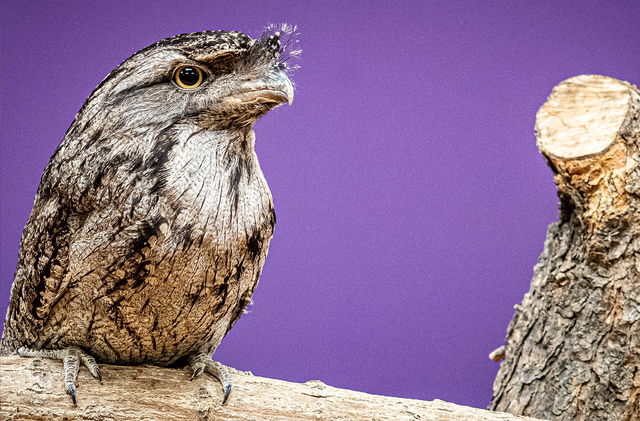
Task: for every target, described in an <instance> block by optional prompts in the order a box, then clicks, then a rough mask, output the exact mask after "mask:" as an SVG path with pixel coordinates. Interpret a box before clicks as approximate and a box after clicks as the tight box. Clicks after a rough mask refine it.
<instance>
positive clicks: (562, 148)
mask: <svg viewBox="0 0 640 421" xmlns="http://www.w3.org/2000/svg"><path fill="white" fill-rule="evenodd" d="M630 99H631V98H630V87H629V84H628V83H626V82H621V81H619V80H616V79H612V78H609V77H605V76H597V75H582V76H576V77H573V78H571V79H567V80H565V81H564V82H562V83H560V84H559V85H558V86H556V87H555V88H553V92H552V93H551V95H550V96H549V98H548V99H547V102H546V103H545V104H544V105H543V106H542V107H540V110H538V113H537V115H536V135H537V136H536V137H537V143H538V148H539V149H540V151H541V152H542V153H543V154H545V155H553V156H556V157H559V158H565V159H566V158H577V157H582V156H587V155H592V154H596V153H600V152H602V151H604V150H605V149H607V148H608V147H609V146H610V145H611V144H612V143H614V142H615V141H616V140H617V138H618V136H619V133H618V131H619V129H620V126H621V125H622V123H623V121H624V119H625V117H626V116H627V113H628V111H629V101H630Z"/></svg>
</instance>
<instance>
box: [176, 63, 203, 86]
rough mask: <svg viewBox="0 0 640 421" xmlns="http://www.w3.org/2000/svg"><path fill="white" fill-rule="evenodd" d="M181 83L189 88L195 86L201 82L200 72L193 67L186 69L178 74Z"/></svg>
mask: <svg viewBox="0 0 640 421" xmlns="http://www.w3.org/2000/svg"><path fill="white" fill-rule="evenodd" d="M178 77H179V78H180V82H182V83H183V84H185V85H187V86H193V85H195V84H196V83H198V81H199V80H200V72H198V70H197V69H195V68H193V67H185V68H184V69H182V70H180V73H179V74H178Z"/></svg>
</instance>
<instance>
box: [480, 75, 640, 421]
mask: <svg viewBox="0 0 640 421" xmlns="http://www.w3.org/2000/svg"><path fill="white" fill-rule="evenodd" d="M536 137H537V144H538V148H539V149H540V152H541V153H542V154H543V156H544V157H545V159H546V160H547V163H548V165H549V167H550V168H551V170H552V171H553V174H554V181H555V183H556V185H557V187H558V197H559V198H560V215H559V219H560V221H559V222H557V223H553V224H551V225H550V226H549V230H548V232H547V238H546V240H545V243H544V251H543V252H542V255H541V256H540V259H539V262H538V264H537V265H536V266H535V268H534V275H533V279H532V281H531V288H530V291H529V292H528V293H527V294H525V296H524V299H523V301H522V303H521V304H520V305H517V306H516V313H515V315H514V317H513V320H512V321H511V323H510V324H509V327H508V330H507V340H506V345H505V349H504V361H503V362H502V363H501V367H500V370H499V372H498V375H497V377H496V380H495V383H494V394H493V400H492V406H491V408H492V409H493V410H496V411H506V412H509V413H512V414H523V415H528V416H532V417H539V418H548V419H551V420H590V421H591V420H616V421H618V420H638V419H640V396H639V391H640V322H639V321H638V320H640V278H639V277H638V273H639V271H640V253H639V251H640V200H639V199H640V150H639V147H640V91H638V89H637V88H636V87H635V86H633V85H630V84H629V83H626V82H621V81H618V80H615V79H611V78H607V77H603V76H578V77H574V78H571V79H568V80H566V81H564V82H562V83H560V84H559V85H558V86H556V87H555V88H554V89H553V92H552V93H551V96H549V98H548V100H547V102H546V103H545V104H544V105H543V106H542V107H541V108H540V110H539V111H538V114H537V116H536ZM494 357H495V356H494Z"/></svg>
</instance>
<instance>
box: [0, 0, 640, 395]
mask: <svg viewBox="0 0 640 421" xmlns="http://www.w3.org/2000/svg"><path fill="white" fill-rule="evenodd" d="M1 7H2V8H1V13H0V14H1V18H0V24H1V30H0V31H1V32H0V35H1V43H2V44H1V50H0V54H1V62H0V78H1V89H0V106H1V108H0V118H1V130H2V131H1V136H2V138H1V177H2V178H1V181H2V183H1V187H2V189H1V236H2V238H1V240H2V244H1V247H2V249H1V262H0V263H1V286H2V291H1V292H2V300H1V304H2V305H1V307H0V312H1V313H2V315H3V316H4V314H5V312H6V308H7V305H8V300H9V290H10V285H11V282H12V278H13V272H14V270H15V265H16V262H17V256H18V248H19V242H20V235H21V232H22V229H23V227H24V224H25V223H26V221H27V218H28V216H29V212H30V210H31V206H32V204H33V198H34V195H35V191H36V188H37V185H38V182H39V179H40V176H41V174H42V170H43V168H44V166H45V165H46V163H47V162H48V160H49V157H50V156H51V154H52V153H53V151H54V149H55V148H56V146H57V145H58V143H59V142H60V140H61V139H62V137H63V135H64V133H65V130H66V129H67V127H68V126H69V125H70V124H71V122H72V120H73V118H74V116H75V113H76V112H77V111H78V109H79V108H80V106H81V105H82V103H83V101H84V100H85V98H86V97H87V96H88V95H89V94H90V93H91V91H92V90H93V88H94V87H95V86H96V85H97V84H98V83H99V82H100V81H101V80H102V78H103V77H104V76H106V75H107V74H108V73H109V72H110V71H111V70H112V69H113V68H114V67H116V66H117V65H118V64H119V63H120V62H121V61H122V60H124V59H126V58H127V57H128V56H129V55H131V54H132V53H134V52H135V51H137V50H139V49H141V48H143V47H145V46H147V45H148V44H151V43H152V42H154V41H157V40H159V39H161V38H164V37H168V36H172V35H175V34H178V33H184V32H193V31H201V30H205V29H213V30H217V29H224V30H240V31H243V32H245V33H247V34H248V35H251V36H258V35H259V34H260V33H261V31H262V29H263V28H264V27H265V26H266V25H268V24H270V23H281V22H290V23H293V24H296V25H298V27H299V33H300V35H299V36H298V37H297V39H299V40H300V42H299V44H300V46H301V47H302V49H303V53H302V56H301V60H300V62H299V64H300V70H298V71H296V73H294V75H293V80H294V81H295V82H296V84H297V91H296V97H295V100H294V102H293V106H291V107H281V108H279V109H277V110H275V111H272V112H271V113H269V114H268V115H267V116H265V117H264V118H263V119H262V120H261V121H260V122H258V124H257V125H256V127H255V130H256V136H257V142H256V149H257V152H258V156H259V158H260V162H261V165H262V169H263V171H264V173H265V176H266V178H267V180H268V182H269V185H270V187H271V190H272V192H273V196H274V201H275V207H276V213H277V215H278V224H277V226H276V233H275V237H274V239H273V241H272V243H271V249H270V254H269V257H268V259H267V263H266V265H265V268H264V274H263V276H262V278H261V281H260V285H259V287H258V289H257V291H256V293H255V295H254V300H255V304H254V305H253V306H252V307H250V310H251V313H250V314H248V315H245V316H243V317H242V319H241V320H240V321H239V322H238V323H237V324H236V326H235V327H234V329H233V330H232V331H231V332H230V334H229V335H228V336H227V338H225V340H224V341H223V342H222V345H221V346H220V347H219V348H218V351H217V352H216V355H215V359H217V360H219V361H221V362H222V363H224V364H227V365H231V366H234V367H236V368H239V369H242V370H251V371H253V373H254V374H256V375H260V376H266V377H273V378H278V379H284V380H290V381H296V382H304V381H307V380H311V379H319V380H322V381H324V382H325V383H327V384H330V385H332V386H337V387H344V388H350V389H355V390H361V391H365V392H370V393H376V394H384V395H392V396H400V397H410V398H418V399H435V398H438V399H443V400H447V401H452V402H456V403H459V404H465V405H471V406H476V407H486V406H487V405H488V404H489V403H490V399H491V393H492V384H493V379H494V377H495V374H496V372H497V370H498V364H497V363H494V362H493V361H490V360H489V359H488V358H487V355H488V354H489V352H491V351H492V350H493V349H495V348H497V347H498V346H500V345H502V344H503V343H504V337H505V333H506V328H507V325H508V323H509V321H510V319H511V317H512V315H513V305H514V304H516V303H519V302H520V301H521V299H522V296H523V294H524V293H525V292H527V291H528V288H529V282H530V279H531V276H532V268H533V265H534V264H535V263H536V261H537V258H538V255H539V254H540V252H541V251H542V245H543V241H544V237H545V232H546V227H547V225H548V224H549V223H550V222H553V221H555V220H557V198H556V190H555V186H554V184H553V178H552V174H551V171H550V170H549V169H548V168H547V167H546V165H545V163H544V161H543V159H542V157H541V156H540V155H539V153H538V151H537V148H536V145H535V136H534V131H533V126H534V122H535V114H536V111H537V109H538V108H539V107H540V106H541V105H542V104H543V103H544V101H545V99H546V97H547V96H548V95H549V94H550V93H551V89H552V88H553V86H555V85H556V84H558V83H559V82H561V81H562V80H564V79H567V78H569V77H572V76H577V75H580V74H602V75H606V76H611V77H615V78H618V79H622V80H626V81H629V82H631V83H638V82H640V31H639V30H638V21H639V19H640V2H638V1H606V2H601V1H598V2H595V1H584V0H581V1H575V2H568V1H565V2H552V1H542V2H532V1H529V2H512V1H502V2H498V1H496V2H481V1H464V2H463V1H458V2H455V1H442V2H436V1H422V2H402V1H399V2H394V3H393V4H391V3H390V2H372V1H367V2H359V3H358V2H343V3H337V2H312V1H305V2H296V3H293V2H284V1H242V2H240V1H225V2H218V1H190V2H176V1H168V0H163V1H158V2H147V1H144V2H138V1H126V2H125V1H119V2H116V1H114V2H92V3H88V2H82V1H64V2H44V1H40V2H17V1H11V2H9V1H2V3H1Z"/></svg>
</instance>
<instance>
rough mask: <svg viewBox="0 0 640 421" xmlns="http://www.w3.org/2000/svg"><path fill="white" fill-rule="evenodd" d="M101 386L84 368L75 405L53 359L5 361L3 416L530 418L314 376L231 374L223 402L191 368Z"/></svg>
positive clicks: (141, 369) (115, 376)
mask: <svg viewBox="0 0 640 421" xmlns="http://www.w3.org/2000/svg"><path fill="white" fill-rule="evenodd" d="M100 370H101V372H102V376H103V384H100V383H99V382H98V381H97V380H96V379H94V378H93V377H91V375H90V374H89V372H88V371H87V369H86V368H84V367H83V368H81V369H80V375H79V376H78V382H79V384H80V386H79V387H78V406H77V407H74V406H73V405H72V404H71V399H70V398H69V396H67V395H66V394H65V393H64V387H63V384H64V383H63V377H64V375H63V371H62V364H61V363H60V362H57V361H53V360H46V359H37V358H20V357H2V358H0V376H1V378H2V394H1V395H0V419H7V420H49V419H66V420H80V419H82V420H87V419H90V420H118V421H127V420H140V419H145V420H150V419H152V420H167V419H171V420H213V419H216V420H217V419H225V420H256V419H278V420H319V419H340V420H352V419H375V420H380V421H382V420H398V419H400V420H417V419H422V420H442V421H448V420H474V421H493V420H496V421H497V420H501V421H511V420H531V418H522V417H518V416H514V415H508V414H504V413H495V412H490V411H486V410H481V409H476V408H469V407H465V406H460V405H455V404H452V403H447V402H443V401H439V400H435V401H432V402H428V401H419V400H415V399H401V398H392V397H387V396H377V395H369V394H367V393H362V392H354V391H351V390H345V389H338V388H335V387H331V386H327V385H325V384H324V383H322V382H320V381H317V380H312V381H309V382H306V383H302V384H299V383H289V382H285V381H281V380H273V379H266V378H263V377H256V376H246V375H234V379H233V380H234V386H233V391H232V392H231V396H230V397H229V400H228V401H227V403H226V404H225V405H224V406H223V405H220V402H222V389H221V388H220V387H219V386H220V385H219V384H218V383H217V381H215V380H213V379H211V378H210V377H209V379H207V376H206V375H205V376H202V378H198V379H196V380H194V381H189V378H190V376H189V373H188V372H187V371H186V370H180V369H171V368H160V367H155V366H137V367H122V366H112V365H101V366H100Z"/></svg>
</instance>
